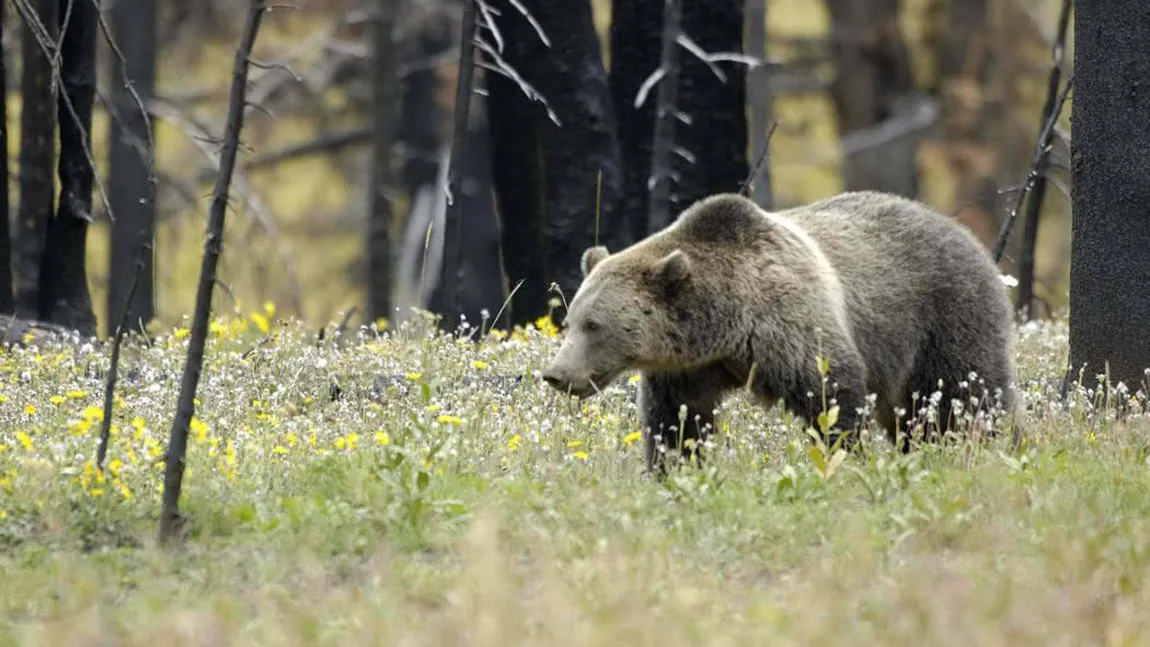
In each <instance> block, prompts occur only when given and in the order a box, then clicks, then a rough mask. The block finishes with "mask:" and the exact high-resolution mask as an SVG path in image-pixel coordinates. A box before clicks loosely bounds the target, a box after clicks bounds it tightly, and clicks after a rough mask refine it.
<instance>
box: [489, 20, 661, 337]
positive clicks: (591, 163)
mask: <svg viewBox="0 0 1150 647" xmlns="http://www.w3.org/2000/svg"><path fill="white" fill-rule="evenodd" d="M522 4H523V5H524V7H525V8H526V10H527V12H529V13H530V15H531V16H533V17H534V19H535V20H536V21H537V22H538V24H539V25H540V26H541V28H542V31H543V34H544V35H545V36H546V38H547V39H548V42H547V43H545V42H544V41H543V39H542V36H540V34H538V33H537V32H536V29H535V28H534V27H533V26H532V25H531V23H530V22H529V21H528V20H527V19H526V18H525V17H524V16H523V14H522V13H520V12H519V11H518V10H517V9H516V8H515V7H514V6H513V3H511V2H509V1H508V0H498V1H496V2H492V3H491V6H492V7H493V8H496V9H498V11H499V12H500V14H499V15H498V16H497V17H496V18H495V20H496V24H497V28H498V30H499V31H500V32H501V35H502V41H503V43H504V47H505V49H504V52H503V54H502V56H501V58H502V59H503V60H505V61H506V64H507V65H508V66H510V67H511V68H513V69H514V70H516V71H517V72H518V74H519V75H521V76H522V77H523V79H524V80H526V82H527V83H529V84H530V85H531V86H532V87H533V88H534V89H535V90H537V91H538V92H539V94H541V95H542V97H543V101H545V102H546V105H544V103H543V102H542V101H533V100H532V99H531V98H529V97H527V96H525V92H524V88H522V87H520V85H519V84H518V83H517V82H516V81H513V80H511V79H508V78H506V77H504V76H503V75H500V74H498V73H491V72H489V73H488V74H487V79H488V88H489V92H490V98H489V104H488V105H489V107H490V119H491V141H492V161H493V164H492V166H493V171H494V180H495V190H496V197H497V200H498V204H499V212H500V215H501V220H502V224H503V231H504V238H503V256H504V261H505V266H506V270H507V276H508V280H509V281H510V283H511V284H512V285H514V284H517V283H518V282H519V281H520V280H522V281H523V285H522V287H521V288H520V289H519V291H518V292H517V293H516V294H515V296H514V297H513V300H512V304H511V317H512V321H514V322H516V323H521V322H526V321H531V320H533V319H535V318H537V317H539V316H540V315H542V314H545V313H546V312H547V309H548V306H547V301H548V298H549V294H548V287H549V285H550V284H551V283H552V282H554V283H557V284H558V286H559V288H560V289H561V290H562V291H563V294H565V295H566V297H567V298H568V299H570V298H571V296H572V295H573V294H574V293H575V291H576V290H577V289H578V287H579V284H580V283H581V282H582V277H581V275H580V272H579V259H580V257H581V255H582V253H583V251H584V250H585V249H586V248H587V247H590V246H592V245H594V244H595V243H596V241H598V242H601V243H605V244H607V245H608V246H609V247H612V248H615V249H618V248H619V247H620V246H622V245H623V244H624V243H625V241H626V240H627V238H626V233H627V232H626V231H625V228H624V227H623V225H622V223H621V222H620V221H619V218H618V215H617V214H618V213H619V211H618V209H619V196H620V190H621V188H622V169H621V168H620V159H619V149H618V142H617V139H616V124H615V115H614V111H613V109H612V107H611V98H610V94H609V91H608V84H607V73H606V71H605V70H604V68H603V63H602V55H601V52H600V45H599V39H598V36H597V34H596V32H595V28H594V24H593V23H592V18H591V5H590V3H589V2H588V0H565V1H564V2H543V1H542V0H531V1H529V2H523V3H522ZM484 37H485V39H486V40H487V41H489V42H491V44H492V46H496V45H495V44H494V42H493V41H494V38H493V37H492V36H490V35H488V34H484ZM486 60H487V61H488V63H491V64H494V65H498V61H497V60H496V57H495V56H492V55H491V53H490V52H487V55H486ZM548 106H549V108H548ZM549 111H550V113H549ZM552 114H553V117H554V119H553V118H552ZM555 120H557V121H558V122H559V123H558V124H556V123H555ZM644 213H645V212H644Z"/></svg>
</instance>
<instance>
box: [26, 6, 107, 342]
mask: <svg viewBox="0 0 1150 647" xmlns="http://www.w3.org/2000/svg"><path fill="white" fill-rule="evenodd" d="M59 3H60V4H59V9H58V11H59V18H60V21H61V25H60V28H61V30H62V31H63V35H64V38H63V43H62V47H61V60H60V80H61V85H62V88H61V89H62V92H60V93H59V95H58V97H57V99H58V100H57V111H56V118H57V121H58V122H59V124H60V163H59V171H58V174H59V177H60V202H59V205H57V211H56V217H55V218H53V219H52V221H51V222H50V224H49V225H48V237H47V243H46V244H45V247H44V256H43V258H42V259H41V263H40V318H41V319H42V320H44V321H48V322H51V323H55V324H59V325H61V326H64V327H66V328H70V329H73V330H78V331H79V332H80V333H81V334H82V335H85V336H94V335H95V334H96V316H95V314H93V312H92V296H91V294H90V293H89V292H88V275H87V272H86V271H85V261H86V260H87V256H86V255H85V250H86V248H87V238H88V223H89V222H91V221H92V182H93V179H94V174H95V170H94V169H93V168H92V164H91V162H90V160H89V158H88V151H89V150H90V146H89V141H90V140H91V133H92V101H93V99H94V97H95V93H96V19H97V17H96V9H97V5H96V2H79V1H77V0H59Z"/></svg>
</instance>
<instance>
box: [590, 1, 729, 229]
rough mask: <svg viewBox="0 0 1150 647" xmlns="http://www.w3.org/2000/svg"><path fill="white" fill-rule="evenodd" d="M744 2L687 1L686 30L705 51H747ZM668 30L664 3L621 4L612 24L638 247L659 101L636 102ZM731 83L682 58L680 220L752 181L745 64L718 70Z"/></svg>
mask: <svg viewBox="0 0 1150 647" xmlns="http://www.w3.org/2000/svg"><path fill="white" fill-rule="evenodd" d="M743 2H744V0H683V5H682V18H681V21H680V26H681V31H682V32H683V33H684V34H685V35H686V36H687V37H689V38H690V39H691V40H693V41H694V42H695V44H697V45H698V46H699V47H700V48H702V49H703V51H705V52H708V53H717V52H741V51H742V49H743V47H742V42H743ZM662 29H663V3H662V2H658V1H654V2H652V1H649V0H616V1H615V2H614V3H613V4H612V22H611V61H612V63H611V77H610V85H611V99H612V103H613V105H614V107H615V114H616V118H617V120H618V124H619V128H618V131H619V152H620V157H621V159H622V163H623V168H624V180H623V204H622V206H621V212H622V213H624V214H627V217H628V218H629V219H630V221H629V224H630V226H631V236H632V239H633V240H637V239H639V238H642V237H644V236H645V235H646V234H647V221H646V218H645V214H647V212H648V203H649V200H650V198H649V191H648V180H649V179H650V177H651V153H652V144H653V142H654V126H655V100H654V97H653V96H648V97H646V100H645V101H644V102H643V104H642V105H640V106H639V107H636V106H635V97H636V95H637V94H638V92H639V89H640V87H641V86H642V84H643V82H644V81H645V80H646V79H647V78H648V77H649V76H650V75H651V73H652V72H654V71H655V70H656V69H658V67H659V64H660V45H661V34H662ZM715 65H716V67H718V68H719V69H720V70H721V72H722V74H723V75H724V77H725V81H722V80H720V79H718V78H716V76H715V74H714V73H713V72H712V71H711V69H710V68H709V67H708V66H707V65H706V64H705V63H703V62H702V61H700V60H699V59H698V58H696V57H695V56H694V55H693V54H691V53H689V52H687V51H685V50H680V52H679V83H678V88H677V92H676V95H677V97H676V99H677V101H676V103H677V107H678V110H679V113H680V115H684V116H686V118H687V122H686V123H684V120H683V119H682V118H680V120H679V122H678V123H676V124H675V149H676V153H675V154H674V155H672V175H673V178H674V183H673V189H672V192H671V195H670V211H671V214H672V219H673V217H674V214H677V213H679V212H680V211H682V210H683V209H684V208H686V207H688V206H690V204H691V203H692V202H694V201H696V200H698V199H700V198H703V197H705V196H707V195H709V194H712V193H719V192H723V191H738V190H739V186H740V185H741V184H742V182H743V181H744V180H745V179H746V177H747V172H748V171H749V167H748V164H747V119H746V107H745V101H746V80H745V74H746V70H745V69H744V68H743V66H742V65H741V64H734V63H728V62H719V63H715Z"/></svg>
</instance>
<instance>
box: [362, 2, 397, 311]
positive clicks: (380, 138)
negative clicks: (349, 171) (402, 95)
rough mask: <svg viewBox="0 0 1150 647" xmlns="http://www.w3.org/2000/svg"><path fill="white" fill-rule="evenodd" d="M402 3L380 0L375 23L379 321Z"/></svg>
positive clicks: (386, 274) (372, 262) (373, 223)
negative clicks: (398, 19)
mask: <svg viewBox="0 0 1150 647" xmlns="http://www.w3.org/2000/svg"><path fill="white" fill-rule="evenodd" d="M397 9H398V8H397V2H396V0H379V1H378V2H377V3H376V11H378V12H379V14H378V15H377V16H376V19H375V30H374V39H373V40H374V47H375V60H374V62H373V65H372V86H373V90H372V98H373V104H374V105H373V106H372V138H371V141H372V147H371V148H372V158H371V165H372V173H371V182H370V189H369V195H370V200H369V201H368V205H369V207H368V208H369V209H370V210H371V211H370V213H369V215H368V235H367V311H368V317H369V318H370V319H371V320H372V321H375V320H377V319H380V318H384V317H390V316H391V315H392V313H391V220H392V212H391V202H390V200H389V199H388V193H390V192H391V191H392V190H394V188H395V187H394V186H393V178H392V173H391V168H392V144H393V142H394V136H393V133H394V132H395V122H396V119H397V117H398V112H399V100H398V95H399V92H398V87H397V85H398V84H397V83H396V81H397V75H398V69H399V60H398V58H397V56H396V52H397V51H398V48H397V47H396V46H395V35H394V32H395V17H396V13H397Z"/></svg>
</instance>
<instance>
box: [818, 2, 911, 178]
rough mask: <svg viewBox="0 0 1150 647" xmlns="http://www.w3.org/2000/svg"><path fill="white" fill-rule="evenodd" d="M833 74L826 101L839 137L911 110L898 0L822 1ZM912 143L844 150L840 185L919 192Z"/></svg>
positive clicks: (898, 141) (902, 141) (900, 141)
mask: <svg viewBox="0 0 1150 647" xmlns="http://www.w3.org/2000/svg"><path fill="white" fill-rule="evenodd" d="M827 9H828V11H829V13H830V16H831V42H832V50H833V52H834V57H835V60H836V62H837V67H838V70H837V73H836V75H835V79H834V81H833V82H832V83H831V99H832V100H833V102H834V106H835V114H836V116H837V118H838V127H839V134H840V136H847V135H850V134H851V133H854V132H857V131H861V130H863V129H866V128H870V127H872V126H875V125H878V124H880V123H882V122H884V121H886V120H888V119H892V118H897V117H898V116H899V115H900V114H902V113H904V112H910V111H911V103H912V102H911V97H912V96H913V93H914V89H915V86H914V77H913V75H912V72H911V67H910V56H909V54H908V52H907V48H906V44H905V42H904V41H903V38H902V33H901V31H900V29H899V24H898V9H899V0H876V1H874V2H856V1H854V0H827ZM916 155H917V142H916V140H915V139H914V138H913V137H898V138H894V139H891V140H888V141H884V142H882V143H880V144H878V145H875V146H871V147H866V148H864V149H862V150H858V151H853V152H850V151H848V152H846V153H845V154H844V160H843V186H844V188H845V189H847V190H859V189H875V190H880V191H889V192H891V193H896V194H899V195H903V196H907V197H916V196H917V195H918V170H917V162H916Z"/></svg>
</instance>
